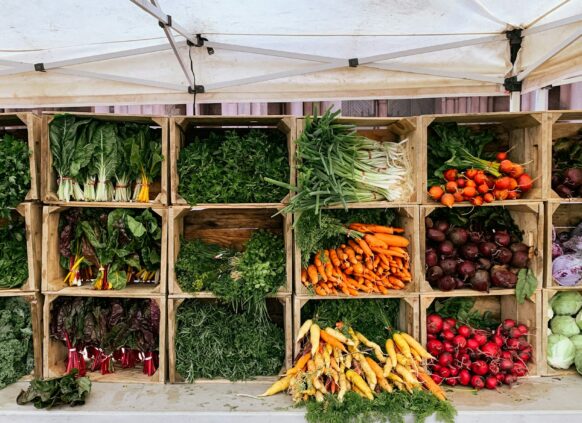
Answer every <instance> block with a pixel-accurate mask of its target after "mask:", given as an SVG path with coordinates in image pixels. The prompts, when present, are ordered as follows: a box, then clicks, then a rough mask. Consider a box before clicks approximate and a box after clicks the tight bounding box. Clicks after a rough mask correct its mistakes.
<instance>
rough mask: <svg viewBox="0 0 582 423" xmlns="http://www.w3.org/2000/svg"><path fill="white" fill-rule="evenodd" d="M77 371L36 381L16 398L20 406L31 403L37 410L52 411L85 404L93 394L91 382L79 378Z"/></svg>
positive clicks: (85, 378) (86, 378)
mask: <svg viewBox="0 0 582 423" xmlns="http://www.w3.org/2000/svg"><path fill="white" fill-rule="evenodd" d="M77 372H78V371H77V370H75V371H73V372H71V373H69V374H66V375H64V376H61V377H56V378H52V379H34V380H32V381H31V382H30V386H29V387H28V389H27V390H26V391H21V392H20V394H18V397H17V398H16V403H17V404H18V405H26V404H28V403H30V402H32V403H33V404H34V406H35V407H36V408H47V409H51V408H53V407H56V406H59V405H70V406H71V407H74V406H77V405H83V404H85V399H86V398H87V395H89V393H90V392H91V380H89V378H88V377H77Z"/></svg>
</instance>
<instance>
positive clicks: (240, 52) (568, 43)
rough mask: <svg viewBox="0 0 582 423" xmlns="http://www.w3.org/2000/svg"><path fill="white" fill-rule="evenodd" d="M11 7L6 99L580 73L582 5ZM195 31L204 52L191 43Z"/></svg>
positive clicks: (2, 89) (328, 92) (1, 28)
mask: <svg viewBox="0 0 582 423" xmlns="http://www.w3.org/2000/svg"><path fill="white" fill-rule="evenodd" d="M452 4H454V7H451V5H452ZM3 12H4V13H2V15H0V40H2V41H1V42H0V105H2V106H5V107H10V106H35V105H65V104H66V105H72V104H76V105H81V104H114V103H118V104H119V103H124V104H129V103H180V102H190V101H191V99H192V96H191V94H188V87H189V86H191V85H194V79H195V84H196V85H202V86H204V89H205V92H204V93H200V94H198V96H197V101H203V102H212V101H245V100H246V101H262V100H264V101H268V100H271V101H292V100H310V99H337V98H395V97H429V96H431V97H432V96H444V95H503V94H504V93H505V88H504V86H503V82H504V80H505V78H507V77H510V76H517V78H518V79H523V87H522V89H523V91H529V90H532V89H535V88H539V87H543V86H546V85H550V84H560V83H564V82H565V81H568V80H575V79H576V78H578V77H580V76H581V75H582V54H581V53H582V39H581V36H582V0H513V1H511V2H508V1H506V0H488V1H484V0H459V1H456V2H454V3H453V2H450V1H449V0H365V1H360V2H353V1H346V0H336V1H334V2H332V1H320V2H314V1H307V0H296V1H295V2H288V1H282V0H271V1H258V0H249V1H246V2H234V1H232V0H230V1H228V0H213V1H212V2H202V1H201V0H152V1H151V2H150V0H123V1H120V0H100V1H98V2H79V1H76V0H59V1H58V2H56V1H47V0H29V1H28V2H27V7H26V8H24V7H23V6H22V2H21V1H20V0H6V1H5V2H4V4H3ZM167 15H170V16H171V20H172V22H171V24H172V25H171V26H169V27H168V26H166V28H165V29H164V28H161V27H160V26H159V25H158V19H160V20H163V21H164V22H165V23H169V22H168V19H167ZM514 28H522V29H523V31H522V34H521V35H522V36H523V42H522V45H521V49H520V51H519V54H518V57H517V61H516V62H515V63H514V64H512V63H511V60H510V48H509V41H508V39H507V37H506V34H505V32H506V31H509V30H512V29H514ZM196 34H202V36H203V37H205V38H207V39H208V41H207V42H206V44H205V46H204V47H189V46H188V45H187V44H186V38H185V36H186V37H188V38H189V39H190V40H192V41H196ZM168 36H169V38H168ZM169 39H171V41H172V42H173V43H174V46H175V51H174V50H173V49H172V47H171V45H170V42H169ZM207 47H212V48H213V51H214V54H212V55H210V54H209V53H208V50H207ZM261 49H263V50H261ZM190 58H191V60H190ZM356 58H357V59H358V66H357V67H350V66H349V59H356ZM34 64H37V70H41V71H35V70H34V69H35V67H34ZM38 64H42V65H38ZM354 64H355V61H353V60H352V65H354ZM43 67H44V70H45V71H44V72H42V69H43Z"/></svg>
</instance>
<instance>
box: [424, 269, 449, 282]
mask: <svg viewBox="0 0 582 423" xmlns="http://www.w3.org/2000/svg"><path fill="white" fill-rule="evenodd" d="M444 275H445V272H443V269H442V268H441V267H440V266H432V267H430V268H429V269H428V270H427V271H426V280H427V281H429V282H431V283H434V282H437V281H438V280H439V279H440V278H442V277H443V276H444Z"/></svg>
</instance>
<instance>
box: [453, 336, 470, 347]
mask: <svg viewBox="0 0 582 423" xmlns="http://www.w3.org/2000/svg"><path fill="white" fill-rule="evenodd" d="M453 345H455V346H456V347H457V348H460V349H463V348H465V347H466V346H467V339H466V338H465V337H463V336H461V335H457V336H455V337H454V338H453Z"/></svg>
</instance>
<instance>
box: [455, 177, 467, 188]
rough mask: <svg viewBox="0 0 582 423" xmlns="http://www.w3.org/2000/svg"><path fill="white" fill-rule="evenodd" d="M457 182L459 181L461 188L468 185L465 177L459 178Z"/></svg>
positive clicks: (458, 184)
mask: <svg viewBox="0 0 582 423" xmlns="http://www.w3.org/2000/svg"><path fill="white" fill-rule="evenodd" d="M456 182H457V186H458V187H459V188H465V185H467V180H466V179H463V178H459V179H457V181H456Z"/></svg>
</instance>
